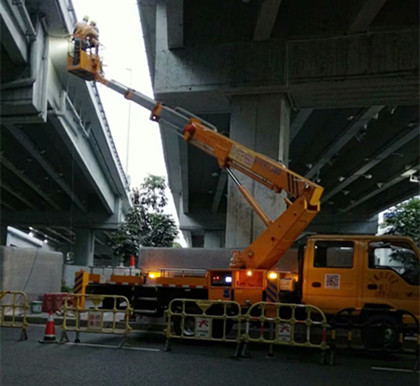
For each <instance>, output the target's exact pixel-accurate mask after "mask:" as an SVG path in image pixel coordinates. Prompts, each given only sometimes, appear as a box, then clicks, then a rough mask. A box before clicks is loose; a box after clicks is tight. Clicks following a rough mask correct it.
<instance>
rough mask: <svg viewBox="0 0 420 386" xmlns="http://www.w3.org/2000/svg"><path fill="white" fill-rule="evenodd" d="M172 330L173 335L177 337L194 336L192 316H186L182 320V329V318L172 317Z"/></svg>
mask: <svg viewBox="0 0 420 386" xmlns="http://www.w3.org/2000/svg"><path fill="white" fill-rule="evenodd" d="M173 321H174V330H175V334H176V335H179V336H188V337H189V336H194V334H195V318H194V317H193V316H186V317H185V319H184V328H182V317H181V316H174V318H173Z"/></svg>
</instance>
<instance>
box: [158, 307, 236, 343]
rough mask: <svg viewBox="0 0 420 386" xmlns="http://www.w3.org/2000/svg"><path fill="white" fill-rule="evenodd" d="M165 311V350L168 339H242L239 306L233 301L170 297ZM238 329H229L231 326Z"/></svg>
mask: <svg viewBox="0 0 420 386" xmlns="http://www.w3.org/2000/svg"><path fill="white" fill-rule="evenodd" d="M166 315H167V323H168V324H167V327H166V330H165V333H166V345H165V351H169V350H170V339H171V338H176V339H190V340H191V339H197V340H207V341H218V342H232V343H237V345H238V347H239V345H240V343H241V323H242V315H241V306H240V304H239V303H237V302H234V301H220V300H204V299H196V300H194V299H173V300H171V302H170V303H169V306H168V310H167V312H166ZM234 324H236V326H237V330H236V331H233V332H232V333H231V329H232V326H233V325H234Z"/></svg>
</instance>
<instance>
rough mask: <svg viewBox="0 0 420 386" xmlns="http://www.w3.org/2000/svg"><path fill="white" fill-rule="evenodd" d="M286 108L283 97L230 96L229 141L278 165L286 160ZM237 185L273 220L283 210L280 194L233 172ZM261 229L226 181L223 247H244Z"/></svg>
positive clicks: (287, 112) (287, 146)
mask: <svg viewBox="0 0 420 386" xmlns="http://www.w3.org/2000/svg"><path fill="white" fill-rule="evenodd" d="M289 124H290V107H289V105H288V102H287V100H286V98H285V96H284V95H282V94H265V95H246V96H234V97H233V99H232V112H231V120H230V138H231V139H233V140H235V141H238V142H239V143H241V144H242V145H244V146H246V147H248V148H250V149H253V150H256V151H257V152H259V153H261V154H264V155H267V156H269V157H271V158H273V159H275V160H279V161H281V162H282V163H284V164H286V165H287V163H288V157H289ZM234 173H235V175H236V176H237V177H238V178H239V180H240V181H241V183H242V184H243V185H244V186H245V187H246V188H247V189H248V191H249V192H250V193H251V194H252V195H253V196H254V197H255V198H256V199H257V201H258V202H259V204H260V205H261V207H262V208H263V209H264V211H265V212H266V214H267V215H268V216H269V217H270V218H271V219H273V220H274V219H275V218H277V217H278V216H279V215H280V214H281V213H282V212H283V211H284V210H285V208H286V206H285V203H284V201H283V199H282V198H281V197H280V195H276V194H275V193H274V192H272V191H271V190H269V189H267V188H266V187H264V186H262V185H261V184H258V183H256V182H254V181H253V180H252V179H250V178H249V177H246V176H245V175H243V174H242V173H240V172H237V171H234ZM264 229H265V225H264V224H263V223H262V221H261V220H260V218H259V217H258V216H257V215H256V213H254V211H253V210H252V209H251V208H250V206H249V204H248V203H247V202H246V201H245V199H244V197H242V195H241V194H240V193H239V192H238V190H237V187H236V185H235V184H234V182H233V181H232V180H231V179H230V180H229V183H228V205H227V220H226V247H227V248H244V247H246V246H248V245H249V244H250V243H251V242H252V241H253V240H255V238H256V237H257V236H258V235H259V234H260V233H261V232H262V231H263V230H264Z"/></svg>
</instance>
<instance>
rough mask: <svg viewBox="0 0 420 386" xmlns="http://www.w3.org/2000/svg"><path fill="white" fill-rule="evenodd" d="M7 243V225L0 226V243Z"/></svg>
mask: <svg viewBox="0 0 420 386" xmlns="http://www.w3.org/2000/svg"><path fill="white" fill-rule="evenodd" d="M6 243H7V225H2V226H0V245H6Z"/></svg>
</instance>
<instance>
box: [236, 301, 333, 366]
mask: <svg viewBox="0 0 420 386" xmlns="http://www.w3.org/2000/svg"><path fill="white" fill-rule="evenodd" d="M244 321H245V333H244V334H243V336H242V337H243V343H244V344H243V348H242V355H243V356H246V355H248V347H249V343H251V342H252V343H265V344H268V345H269V355H270V356H271V355H273V345H287V346H298V347H308V348H319V349H321V350H322V352H321V354H322V359H321V362H322V363H327V362H328V363H330V364H332V362H333V353H332V352H331V351H330V346H329V345H328V344H327V329H328V323H327V318H326V316H325V314H324V313H323V312H322V311H321V310H320V309H319V308H317V307H315V306H312V305H306V304H288V303H268V302H258V303H255V304H253V305H252V306H251V307H250V308H249V309H248V311H247V313H246V314H245V315H244Z"/></svg>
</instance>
